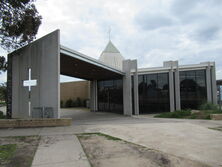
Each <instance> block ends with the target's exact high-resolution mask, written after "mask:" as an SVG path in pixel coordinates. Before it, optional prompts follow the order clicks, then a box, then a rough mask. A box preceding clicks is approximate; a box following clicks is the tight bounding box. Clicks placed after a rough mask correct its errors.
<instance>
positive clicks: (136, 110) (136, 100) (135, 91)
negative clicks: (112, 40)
mask: <svg viewBox="0 0 222 167" xmlns="http://www.w3.org/2000/svg"><path fill="white" fill-rule="evenodd" d="M131 68H133V95H134V97H133V99H134V113H135V115H139V98H138V73H137V60H132V61H131ZM131 70H132V69H131Z"/></svg>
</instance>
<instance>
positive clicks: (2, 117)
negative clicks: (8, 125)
mask: <svg viewBox="0 0 222 167" xmlns="http://www.w3.org/2000/svg"><path fill="white" fill-rule="evenodd" d="M5 118H6V116H5V115H4V114H3V112H2V111H0V119H5Z"/></svg>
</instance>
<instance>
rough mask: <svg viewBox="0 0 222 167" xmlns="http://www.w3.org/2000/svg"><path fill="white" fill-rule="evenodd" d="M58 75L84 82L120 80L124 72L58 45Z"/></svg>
mask: <svg viewBox="0 0 222 167" xmlns="http://www.w3.org/2000/svg"><path fill="white" fill-rule="evenodd" d="M60 73H61V74H62V75H67V76H71V77H77V78H82V79H86V80H106V79H118V78H122V77H123V75H124V74H125V73H124V72H122V71H120V70H118V69H115V68H113V67H110V66H108V65H106V64H104V63H103V62H101V61H99V60H96V59H94V58H91V57H89V56H86V55H84V54H82V53H79V52H77V51H75V50H72V49H69V48H67V47H65V46H62V45H60Z"/></svg>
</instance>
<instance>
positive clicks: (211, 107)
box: [199, 103, 219, 110]
mask: <svg viewBox="0 0 222 167" xmlns="http://www.w3.org/2000/svg"><path fill="white" fill-rule="evenodd" d="M218 109H219V107H218V105H216V104H212V103H204V104H201V105H200V107H199V110H218Z"/></svg>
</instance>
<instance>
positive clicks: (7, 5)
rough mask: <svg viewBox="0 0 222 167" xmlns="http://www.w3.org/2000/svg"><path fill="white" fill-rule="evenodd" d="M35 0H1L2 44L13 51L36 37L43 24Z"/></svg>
mask: <svg viewBox="0 0 222 167" xmlns="http://www.w3.org/2000/svg"><path fill="white" fill-rule="evenodd" d="M41 20H42V17H41V16H40V15H39V13H38V11H37V9H36V7H35V5H34V0H0V45H1V47H2V48H3V49H6V50H7V51H11V50H13V49H17V48H19V47H22V46H24V45H26V44H28V43H30V42H31V41H33V40H34V39H35V36H36V34H37V32H38V29H39V26H40V24H41Z"/></svg>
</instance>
